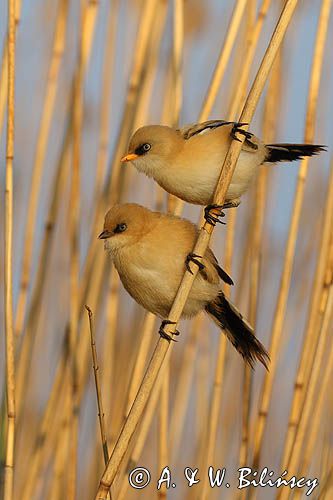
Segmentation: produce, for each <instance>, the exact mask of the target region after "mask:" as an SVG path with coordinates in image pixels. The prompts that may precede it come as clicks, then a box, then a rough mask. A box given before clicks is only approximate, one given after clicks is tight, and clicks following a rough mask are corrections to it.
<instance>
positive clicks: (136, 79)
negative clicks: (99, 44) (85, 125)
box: [105, 0, 157, 202]
mask: <svg viewBox="0 0 333 500" xmlns="http://www.w3.org/2000/svg"><path fill="white" fill-rule="evenodd" d="M156 4H157V0H147V1H146V2H145V4H144V7H143V9H142V12H141V16H140V23H139V31H138V35H137V39H136V42H135V57H134V58H133V66H132V70H131V74H130V77H129V84H128V92H127V96H126V102H125V105H124V113H123V117H122V122H121V126H120V132H119V136H118V137H117V141H116V144H117V146H116V149H115V152H114V155H113V158H112V161H111V166H112V168H111V169H110V175H109V179H108V180H107V183H106V190H105V194H106V195H107V199H108V201H109V202H110V199H111V200H112V201H113V202H116V201H118V200H119V182H120V177H121V170H120V169H121V163H120V161H119V160H120V158H121V156H122V154H123V153H124V151H125V148H126V145H127V141H128V137H129V135H130V133H131V130H132V127H133V121H134V116H135V110H136V107H137V104H138V94H139V91H140V87H141V82H142V76H143V73H144V71H145V70H146V64H145V57H146V54H147V48H148V46H149V37H150V34H151V31H152V26H153V23H154V14H155V9H156Z"/></svg>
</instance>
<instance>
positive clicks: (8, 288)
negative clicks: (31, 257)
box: [4, 0, 16, 500]
mask: <svg viewBox="0 0 333 500" xmlns="http://www.w3.org/2000/svg"><path fill="white" fill-rule="evenodd" d="M7 40H8V42H7V44H8V70H7V78H8V80H7V81H8V91H7V140H6V187H5V262H4V267H5V270H4V275H5V340H6V397H7V435H6V451H5V468H4V500H13V498H14V446H15V431H16V428H15V416H16V414H15V340H14V327H13V262H12V258H13V253H12V252H13V161H14V124H15V55H16V25H15V0H8V34H7Z"/></svg>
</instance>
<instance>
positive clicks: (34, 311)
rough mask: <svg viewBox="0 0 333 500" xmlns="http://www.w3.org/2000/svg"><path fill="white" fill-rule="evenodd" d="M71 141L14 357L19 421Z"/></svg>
mask: <svg viewBox="0 0 333 500" xmlns="http://www.w3.org/2000/svg"><path fill="white" fill-rule="evenodd" d="M70 140H71V136H70V133H69V132H67V131H66V133H65V142H64V146H63V148H62V152H61V156H60V160H59V162H58V167H57V171H56V175H55V178H54V183H53V193H52V195H51V202H50V207H49V211H48V214H47V216H46V219H45V223H44V236H43V239H42V243H41V251H40V255H39V259H38V269H37V273H36V278H35V283H34V289H33V293H32V299H31V305H30V307H29V311H28V318H27V326H26V333H25V335H24V337H23V339H22V345H21V349H20V350H19V353H18V355H17V359H18V361H17V387H16V399H17V415H18V421H19V422H20V420H21V418H22V412H23V408H24V398H25V396H26V387H27V386H28V384H29V370H30V360H31V357H32V349H33V344H34V341H35V340H36V335H35V332H36V330H37V323H38V319H39V317H40V313H41V310H42V307H43V302H42V296H43V292H44V286H45V280H46V276H47V271H48V264H49V259H50V253H51V245H52V242H53V236H54V230H55V226H56V221H57V216H58V212H59V209H60V201H61V196H62V193H63V192H64V190H65V185H66V182H67V175H68V172H69V145H70V144H69V143H70ZM18 349H19V348H17V350H18Z"/></svg>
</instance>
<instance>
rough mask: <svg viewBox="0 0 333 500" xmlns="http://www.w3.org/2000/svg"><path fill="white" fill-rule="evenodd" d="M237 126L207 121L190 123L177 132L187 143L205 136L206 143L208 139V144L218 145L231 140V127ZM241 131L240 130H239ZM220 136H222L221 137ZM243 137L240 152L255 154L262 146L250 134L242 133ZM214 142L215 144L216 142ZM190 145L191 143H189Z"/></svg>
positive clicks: (227, 122) (224, 121) (231, 123)
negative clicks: (194, 138)
mask: <svg viewBox="0 0 333 500" xmlns="http://www.w3.org/2000/svg"><path fill="white" fill-rule="evenodd" d="M235 125H237V122H233V121H226V120H208V121H205V122H202V123H192V124H190V125H186V126H184V127H183V128H182V129H180V130H179V132H180V133H181V134H182V137H183V138H184V139H185V140H186V141H187V140H189V139H191V138H193V137H198V139H199V137H200V136H201V137H202V136H203V135H206V136H207V141H208V137H209V142H210V143H212V141H213V139H215V140H216V141H217V143H219V142H220V141H221V140H223V141H225V139H226V138H227V137H228V136H230V140H231V135H233V134H232V132H233V127H234V126H235ZM240 130H241V128H240ZM241 133H242V132H241V131H240V132H236V133H235V134H236V136H237V134H241ZM221 134H222V136H221ZM243 134H244V135H245V140H244V142H243V145H242V150H243V151H247V152H251V153H256V152H257V150H258V148H259V147H260V146H263V144H262V143H261V141H260V139H258V138H257V137H256V136H255V135H254V134H252V133H251V132H248V131H246V132H244V133H243ZM216 141H215V142H216ZM191 143H192V141H191Z"/></svg>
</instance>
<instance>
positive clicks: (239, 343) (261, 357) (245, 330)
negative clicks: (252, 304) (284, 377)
mask: <svg viewBox="0 0 333 500" xmlns="http://www.w3.org/2000/svg"><path fill="white" fill-rule="evenodd" d="M206 311H207V313H208V314H209V315H210V316H211V317H212V318H213V320H214V321H215V322H216V323H217V324H218V326H219V327H220V328H223V329H224V330H225V332H226V335H227V337H228V339H229V340H230V342H231V343H232V345H233V346H234V347H235V348H236V349H237V351H238V352H239V353H240V354H241V355H242V356H243V358H244V359H245V361H246V362H247V363H248V364H249V365H250V366H251V368H253V367H254V364H255V362H256V361H260V362H261V363H262V364H263V365H264V367H265V368H266V370H268V366H267V365H268V362H269V355H268V353H267V351H266V349H265V348H264V346H263V345H262V344H261V342H259V340H258V339H257V337H256V336H255V335H254V333H253V329H252V328H251V326H250V325H249V324H248V323H246V321H245V320H244V319H243V317H242V315H241V313H240V312H239V311H238V309H237V308H236V307H235V306H233V305H232V304H231V303H230V302H229V300H228V299H227V298H226V297H225V295H224V293H223V292H220V293H219V295H218V296H217V297H216V299H215V300H213V301H212V302H210V303H209V304H208V305H207V306H206Z"/></svg>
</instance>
